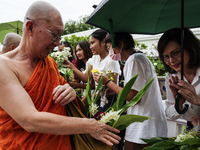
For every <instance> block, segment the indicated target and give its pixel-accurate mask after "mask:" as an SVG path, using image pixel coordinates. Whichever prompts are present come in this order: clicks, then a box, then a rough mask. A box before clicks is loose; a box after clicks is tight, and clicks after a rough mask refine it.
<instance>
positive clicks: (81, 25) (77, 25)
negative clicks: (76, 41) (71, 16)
mask: <svg viewBox="0 0 200 150" xmlns="http://www.w3.org/2000/svg"><path fill="white" fill-rule="evenodd" d="M88 17H89V16H80V17H79V20H78V21H74V20H69V21H67V22H66V23H65V26H64V32H63V34H62V35H66V34H71V33H76V32H80V31H85V30H90V29H95V28H96V27H94V26H92V25H89V24H85V22H86V20H87V18H88Z"/></svg>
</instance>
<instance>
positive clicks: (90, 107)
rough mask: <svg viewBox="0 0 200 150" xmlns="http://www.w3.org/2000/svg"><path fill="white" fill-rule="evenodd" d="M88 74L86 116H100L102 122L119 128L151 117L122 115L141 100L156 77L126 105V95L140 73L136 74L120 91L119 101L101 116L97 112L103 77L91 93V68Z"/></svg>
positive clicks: (121, 128)
mask: <svg viewBox="0 0 200 150" xmlns="http://www.w3.org/2000/svg"><path fill="white" fill-rule="evenodd" d="M88 75H89V77H88V83H87V86H86V101H85V110H84V111H83V112H84V115H85V116H86V117H88V118H92V117H95V118H98V120H99V121H100V122H103V123H106V124H108V125H109V126H112V127H114V128H117V129H119V130H123V129H125V128H126V127H127V126H129V125H130V124H131V123H134V122H143V121H145V120H147V119H149V117H146V116H139V115H133V114H126V115H122V113H123V112H126V111H127V109H128V108H129V107H132V106H134V105H135V104H136V103H138V102H139V100H140V99H141V98H142V96H143V95H144V94H145V92H146V91H147V89H148V88H149V86H150V85H151V83H152V82H153V80H154V78H153V79H151V80H150V81H149V82H148V83H147V84H146V85H145V86H144V87H143V88H142V89H141V90H140V91H139V92H138V93H137V95H136V96H135V97H134V98H133V99H132V100H131V101H130V102H129V103H127V104H125V105H124V103H125V100H126V97H127V95H128V93H129V91H130V90H131V87H132V85H133V84H134V82H135V80H136V79H137V77H138V75H139V74H137V75H135V76H134V77H133V78H132V79H130V80H129V82H128V83H127V84H126V85H125V86H124V87H123V89H122V90H121V91H120V93H119V95H118V97H117V101H116V102H115V103H114V104H113V106H111V107H110V108H108V109H107V110H106V111H105V112H104V113H101V114H100V116H99V117H96V116H95V114H96V113H97V109H98V106H97V104H96V101H97V100H98V98H99V96H100V92H99V91H98V90H99V89H100V88H101V87H102V82H103V77H101V79H100V81H99V83H98V85H97V87H96V89H95V92H94V94H93V95H91V88H90V71H89V69H88Z"/></svg>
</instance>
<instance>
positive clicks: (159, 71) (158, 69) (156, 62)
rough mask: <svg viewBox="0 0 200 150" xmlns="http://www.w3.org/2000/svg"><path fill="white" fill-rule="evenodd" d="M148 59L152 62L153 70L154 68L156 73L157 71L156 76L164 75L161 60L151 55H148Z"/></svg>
mask: <svg viewBox="0 0 200 150" xmlns="http://www.w3.org/2000/svg"><path fill="white" fill-rule="evenodd" d="M148 58H149V60H150V61H151V63H152V64H153V66H154V68H155V70H156V73H157V76H165V74H166V73H165V68H164V65H163V63H162V61H160V59H155V58H152V57H149V56H148Z"/></svg>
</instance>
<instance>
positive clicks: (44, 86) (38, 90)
mask: <svg viewBox="0 0 200 150" xmlns="http://www.w3.org/2000/svg"><path fill="white" fill-rule="evenodd" d="M65 83H66V81H65V80H64V78H63V77H62V76H60V74H59V72H58V68H57V65H56V63H55V61H54V60H53V59H52V58H50V57H49V56H48V57H47V58H44V59H42V60H40V61H39V62H38V63H37V65H36V68H35V70H34V72H33V74H32V76H31V77H30V79H29V81H28V83H27V85H26V87H25V90H26V91H27V92H28V94H29V95H30V97H31V99H32V100H33V103H34V105H35V107H36V109H37V110H38V111H44V112H51V113H54V114H59V115H63V116H66V109H65V107H64V106H60V105H57V104H55V103H54V101H53V100H52V98H53V95H52V92H53V89H54V88H55V87H56V86H58V85H63V84H65ZM11 105H12V104H11ZM19 111H20V110H19ZM0 149H3V150H71V144H70V137H69V136H68V135H50V134H42V133H36V132H27V131H25V130H24V129H23V128H22V127H21V126H20V125H19V124H17V123H16V122H15V121H14V120H13V119H12V118H11V117H10V116H9V115H8V114H7V113H6V112H5V111H4V110H3V109H2V108H1V107H0Z"/></svg>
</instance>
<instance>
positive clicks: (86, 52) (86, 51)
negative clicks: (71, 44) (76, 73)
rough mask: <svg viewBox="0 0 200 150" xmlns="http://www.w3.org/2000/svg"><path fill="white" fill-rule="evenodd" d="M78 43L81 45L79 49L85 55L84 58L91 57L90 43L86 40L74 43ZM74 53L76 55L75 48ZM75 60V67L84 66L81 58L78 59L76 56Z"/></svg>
mask: <svg viewBox="0 0 200 150" xmlns="http://www.w3.org/2000/svg"><path fill="white" fill-rule="evenodd" d="M77 45H79V46H80V47H81V49H82V50H83V53H84V55H85V58H86V59H87V60H88V59H89V58H91V57H92V55H93V54H92V51H91V49H90V44H89V43H88V42H87V41H80V42H78V43H77V44H76V46H77ZM75 55H76V50H75ZM76 58H77V61H76V65H77V67H78V68H79V69H80V68H85V63H84V62H83V60H80V59H78V57H77V56H76Z"/></svg>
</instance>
